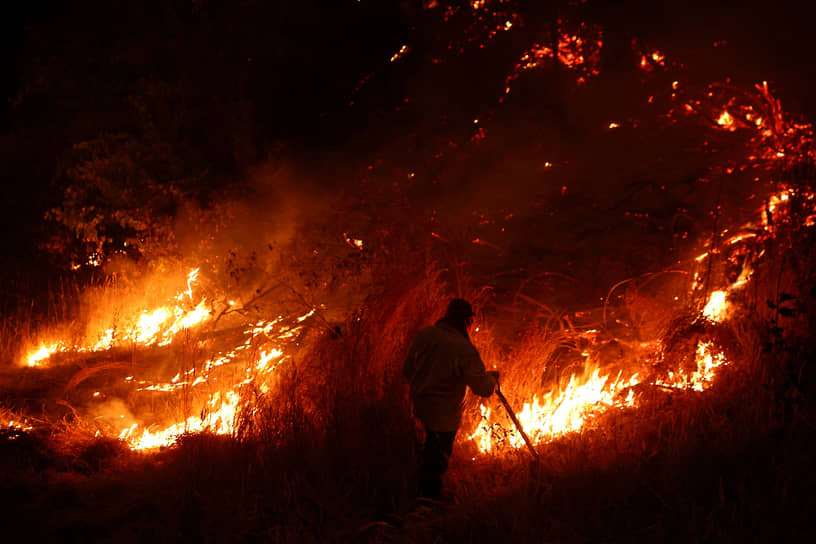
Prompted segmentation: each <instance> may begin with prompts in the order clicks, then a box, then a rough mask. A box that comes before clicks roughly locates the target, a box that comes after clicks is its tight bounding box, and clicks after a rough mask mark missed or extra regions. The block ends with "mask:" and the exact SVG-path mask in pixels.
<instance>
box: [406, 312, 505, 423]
mask: <svg viewBox="0 0 816 544" xmlns="http://www.w3.org/2000/svg"><path fill="white" fill-rule="evenodd" d="M402 371H403V374H404V375H405V378H406V379H407V380H408V383H409V384H410V386H411V390H410V395H411V402H413V404H414V415H416V417H418V418H419V420H420V421H421V422H422V423H423V424H424V425H425V427H426V428H428V429H429V430H431V431H438V432H445V431H456V430H457V429H458V428H459V423H460V422H461V420H462V410H463V408H464V399H465V390H466V387H470V389H471V391H473V392H474V393H476V394H477V395H479V396H482V397H489V396H490V395H492V394H493V387H494V386H495V384H496V382H495V380H494V379H493V377H492V376H490V375H488V374H487V373H486V372H485V366H484V363H483V362H482V358H481V357H479V352H478V351H476V348H475V347H473V344H471V343H470V340H469V339H468V338H467V337H466V336H465V335H464V334H462V332H461V331H459V330H457V329H456V328H455V327H453V326H451V325H449V324H447V323H445V322H439V323H437V324H436V325H433V326H431V327H425V328H423V329H421V330H420V331H419V332H418V333H417V335H416V336H415V337H414V340H413V342H411V347H410V349H409V350H408V356H407V357H406V359H405V363H404V364H403V367H402Z"/></svg>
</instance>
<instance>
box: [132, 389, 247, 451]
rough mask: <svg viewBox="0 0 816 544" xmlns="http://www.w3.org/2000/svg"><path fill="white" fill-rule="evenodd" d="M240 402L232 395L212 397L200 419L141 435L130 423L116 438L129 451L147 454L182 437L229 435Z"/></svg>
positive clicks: (237, 397)
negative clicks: (192, 434) (198, 433)
mask: <svg viewBox="0 0 816 544" xmlns="http://www.w3.org/2000/svg"><path fill="white" fill-rule="evenodd" d="M240 400H241V398H240V396H239V395H238V393H237V392H234V391H228V392H227V393H226V394H225V395H224V397H223V398H222V396H221V394H220V393H215V394H214V395H213V397H212V399H210V401H209V402H208V403H207V408H208V409H210V410H208V411H207V412H206V414H205V415H204V416H203V417H196V416H190V417H188V418H187V419H186V420H184V421H181V422H179V423H176V424H174V425H170V426H169V427H166V428H164V429H162V430H160V431H155V432H154V431H150V430H147V429H145V430H144V431H142V433H141V434H138V433H137V431H138V428H139V425H138V424H136V423H134V424H133V425H131V426H130V427H128V428H126V429H125V430H123V431H122V432H121V433H120V434H119V438H120V439H121V440H124V441H126V442H128V444H129V445H130V447H131V448H132V449H135V450H148V449H156V448H160V447H163V446H168V445H170V444H172V443H173V442H174V441H175V440H176V439H177V438H178V437H179V436H181V435H182V434H184V433H194V432H202V431H209V432H211V433H214V434H229V433H231V432H232V431H233V429H234V423H235V418H236V416H237V414H238V407H239V404H240Z"/></svg>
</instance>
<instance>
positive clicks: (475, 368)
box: [462, 348, 496, 397]
mask: <svg viewBox="0 0 816 544" xmlns="http://www.w3.org/2000/svg"><path fill="white" fill-rule="evenodd" d="M462 374H463V376H464V378H465V383H466V384H467V385H468V387H470V390H471V391H473V392H474V393H476V394H477V395H479V396H480V397H489V396H490V395H492V394H493V388H494V387H495V386H496V380H494V379H493V377H492V376H490V375H489V374H488V373H487V372H486V371H485V366H484V363H483V362H482V358H481V357H479V353H478V352H477V351H476V349H475V348H474V349H473V352H472V353H471V354H468V356H466V357H463V358H462Z"/></svg>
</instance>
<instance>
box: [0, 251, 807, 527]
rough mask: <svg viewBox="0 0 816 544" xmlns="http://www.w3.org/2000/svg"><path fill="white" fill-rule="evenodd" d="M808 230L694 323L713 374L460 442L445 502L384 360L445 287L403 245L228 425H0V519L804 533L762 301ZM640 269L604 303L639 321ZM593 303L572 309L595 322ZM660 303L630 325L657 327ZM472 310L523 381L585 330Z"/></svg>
mask: <svg viewBox="0 0 816 544" xmlns="http://www.w3.org/2000/svg"><path fill="white" fill-rule="evenodd" d="M811 247H813V240H811V239H807V238H800V239H799V240H798V241H797V242H796V245H791V246H790V247H788V248H787V249H784V248H783V249H780V250H779V253H778V254H777V255H776V258H775V259H773V260H771V261H764V262H765V263H767V264H765V265H763V266H764V268H757V271H756V274H757V283H758V284H759V286H758V287H757V288H756V289H755V290H754V291H752V292H751V293H748V294H746V295H745V298H744V300H739V301H737V302H738V303H739V306H740V307H741V308H744V309H745V313H744V314H743V315H742V316H741V317H740V318H739V319H738V320H737V321H736V323H737V326H735V327H731V328H729V329H728V330H720V331H718V330H706V331H705V333H706V334H709V335H717V338H718V339H719V341H720V343H722V344H729V345H730V347H729V350H730V351H729V354H730V357H731V358H732V362H733V364H732V365H731V366H730V367H728V368H726V369H724V371H723V372H722V374H721V375H720V376H719V378H718V380H717V382H716V383H715V385H714V387H713V388H712V389H710V390H708V391H706V392H704V393H693V392H674V393H672V394H669V393H667V392H665V391H654V390H653V391H651V392H650V394H648V395H647V394H644V396H643V398H642V402H641V406H640V407H639V408H638V409H631V410H614V411H610V412H608V413H607V414H605V415H603V416H602V417H600V418H598V419H597V420H596V421H595V422H594V423H593V424H592V425H588V426H587V427H586V428H585V430H583V431H582V432H580V433H576V434H571V435H568V436H565V437H563V438H560V439H557V440H555V441H553V442H551V443H549V444H547V445H546V446H541V447H540V448H539V453H540V456H541V457H540V459H539V460H538V461H535V462H534V461H532V460H531V459H530V458H529V457H528V456H527V455H526V453H525V452H524V451H523V450H518V451H515V452H506V453H503V454H501V455H498V456H479V457H476V459H475V460H472V459H471V457H474V456H473V449H472V447H471V448H469V447H468V446H467V445H466V444H465V443H464V442H460V443H459V444H457V449H456V451H455V454H454V458H453V460H452V465H451V469H450V472H449V475H448V477H447V482H448V486H449V488H450V489H451V490H452V492H453V495H454V500H453V502H452V503H450V504H447V505H443V506H439V507H437V508H434V509H427V508H419V509H417V508H416V505H415V503H414V499H413V493H414V489H415V484H416V463H415V456H416V452H417V446H418V440H417V438H418V437H417V433H416V429H415V424H414V421H413V420H412V418H411V417H410V407H409V405H408V402H407V395H406V387H405V384H404V383H403V382H402V378H401V376H400V363H401V361H402V356H403V355H404V351H405V349H406V346H407V343H408V341H409V339H410V337H411V336H412V335H413V333H414V332H415V331H416V330H417V329H419V328H420V327H421V326H423V325H426V324H428V323H429V322H430V321H431V320H432V319H433V317H434V316H437V315H439V314H440V313H441V312H442V310H443V307H444V304H445V301H446V300H447V298H448V297H449V296H450V295H452V294H454V292H456V291H457V290H456V289H451V288H450V287H449V285H450V283H449V282H448V281H446V280H445V279H444V278H445V275H444V274H443V272H433V270H434V269H433V268H430V267H425V268H423V269H427V270H431V271H432V272H429V273H426V274H417V273H416V268H414V269H409V268H407V267H404V266H401V267H396V269H391V270H386V269H383V270H380V271H379V272H378V273H380V274H382V275H383V276H382V277H388V278H389V281H387V282H383V285H382V286H381V289H380V290H379V291H377V292H376V293H373V294H372V295H371V297H370V298H369V299H368V300H367V301H366V302H365V303H364V304H362V305H361V307H360V309H359V311H358V312H357V313H355V314H353V315H351V316H349V317H348V319H347V321H346V322H345V323H343V324H342V325H341V327H340V330H341V334H340V335H331V334H327V333H326V332H325V331H323V330H320V331H313V332H312V333H311V335H310V336H309V337H308V338H307V340H308V342H307V344H308V346H309V347H308V349H307V350H306V351H304V352H302V353H300V354H299V355H298V357H297V358H296V359H295V360H293V361H290V362H289V363H287V364H286V365H282V366H281V368H280V370H279V372H278V373H277V374H276V380H277V381H276V382H275V383H274V384H273V385H274V387H272V389H271V390H270V392H269V393H266V394H261V393H260V391H254V392H252V394H249V393H250V392H247V393H248V394H247V395H246V396H245V398H246V405H245V407H244V411H243V413H242V418H241V421H240V424H239V425H238V430H237V431H236V433H235V435H234V436H226V437H225V436H212V435H208V434H206V433H204V434H198V435H189V436H183V437H182V438H181V439H180V440H179V442H178V444H177V445H176V446H175V447H173V448H169V449H167V450H164V451H162V452H158V453H154V454H135V453H131V452H129V451H127V450H126V449H125V448H123V446H122V444H121V443H119V442H118V441H116V440H111V439H106V438H100V437H95V436H94V434H95V432H94V428H93V427H91V426H88V425H86V424H85V423H84V422H83V420H82V416H81V414H80V415H79V416H74V415H73V414H72V413H71V410H69V409H67V408H66V409H65V411H64V412H63V414H62V415H61V416H60V417H53V418H52V420H51V425H50V427H49V430H48V431H38V432H33V433H15V432H12V431H8V432H5V437H4V439H3V440H0V448H2V450H1V451H2V455H0V459H2V465H3V469H4V470H3V471H2V474H3V476H2V484H3V486H2V487H3V488H4V489H5V490H6V491H5V492H4V499H5V502H6V503H7V504H9V505H10V506H9V507H8V508H6V509H5V510H3V512H4V517H5V519H3V521H4V524H5V525H4V526H5V527H7V528H8V529H7V534H8V535H9V538H10V539H11V540H16V539H22V538H26V539H27V540H31V539H34V540H55V539H61V540H88V541H92V540H102V541H110V540H116V541H144V540H146V539H158V540H161V541H169V540H173V541H176V540H196V541H201V540H215V541H219V540H230V541H234V540H270V541H292V542H301V541H305V542H310V541H313V542H333V541H342V542H347V541H360V542H380V541H395V542H429V541H436V542H462V541H476V542H482V541H496V540H499V541H506V540H515V541H524V542H541V541H554V542H592V541H603V542H628V541H632V542H635V541H636V542H643V541H677V542H687V541H719V542H722V541H740V542H742V541H746V540H747V541H763V540H771V539H773V540H779V539H783V538H787V539H792V540H804V539H806V538H807V537H812V536H813V534H812V532H811V530H810V528H809V523H808V521H809V516H810V513H812V511H813V499H812V498H811V496H812V492H811V488H812V487H813V484H814V483H816V482H814V479H815V478H814V476H813V475H812V468H811V464H812V463H811V458H812V454H811V452H812V451H813V446H814V439H816V433H814V426H813V424H814V413H813V410H812V399H813V394H814V392H816V375H814V374H816V373H814V372H813V371H812V370H811V369H810V366H809V364H808V362H809V361H812V360H813V357H814V355H816V342H814V338H813V336H812V332H811V331H812V330H814V329H813V328H812V327H809V326H807V324H808V323H809V322H808V320H812V319H813V318H812V317H811V316H812V315H814V314H813V313H810V314H807V313H806V312H804V311H802V312H801V313H797V314H796V315H794V316H790V317H788V316H785V315H780V312H779V311H778V307H779V304H778V301H779V299H780V298H781V297H780V296H779V293H782V292H785V293H789V294H793V295H794V296H795V298H796V300H800V301H802V304H803V306H802V307H803V308H810V306H812V304H813V302H812V295H811V294H810V291H808V289H812V288H813V285H816V282H813V281H812V280H811V279H809V278H810V276H808V274H809V273H810V272H809V270H812V268H809V267H810V264H811V263H810V261H811V260H812V257H810V256H809V255H810V254H811V252H806V251H803V248H811ZM792 255H798V256H799V257H797V258H796V259H792ZM802 255H807V257H802ZM792 261H796V262H795V263H794V264H791V263H792ZM402 264H403V265H404V263H402ZM772 280H773V281H772ZM808 281H810V283H808ZM640 287H641V288H639V289H638V297H629V298H628V299H627V300H626V304H629V306H630V307H629V308H628V309H627V308H624V307H620V309H619V310H616V311H620V312H621V313H620V314H618V315H623V311H624V310H626V311H630V313H631V315H633V316H635V317H633V319H639V320H641V321H643V319H644V317H643V316H644V315H646V314H647V312H645V311H639V309H640V308H641V306H637V305H643V307H646V306H649V304H652V301H646V302H644V301H643V299H644V296H645V295H644V294H643V293H644V289H643V288H642V284H640ZM483 294H484V293H483ZM488 294H489V293H488ZM770 297H775V298H773V300H775V301H777V302H776V303H775V304H776V306H777V307H776V308H771V307H770V306H769V305H768V304H767V303H766V300H767V299H768V298H770ZM797 308H798V306H797ZM606 310H607V312H608V311H609V309H606ZM598 313H599V312H594V313H593V317H591V319H594V320H595V322H596V323H602V322H603V320H602V319H599V318H598ZM670 315H672V314H671V313H670V312H669V313H667V314H665V315H663V314H661V315H660V320H661V321H660V322H661V323H662V325H660V326H657V325H654V324H653V323H652V322H649V323H647V324H646V325H644V326H649V327H653V328H654V330H653V331H652V332H650V334H657V333H656V332H654V331H657V330H660V329H661V327H663V328H665V327H666V323H670V322H671V319H670V317H666V316H670ZM550 317H551V316H550ZM783 318H784V319H783ZM491 321H492V320H491V319H481V320H480V322H479V323H477V326H479V327H480V333H479V334H478V335H476V340H477V341H478V342H479V347H480V349H481V350H482V352H483V354H484V357H485V359H486V361H487V362H488V364H489V365H490V364H492V363H494V362H495V363H496V364H499V363H501V364H502V370H503V375H504V380H505V382H506V383H508V384H514V383H515V384H519V383H523V384H525V387H528V388H530V389H531V390H532V389H535V390H540V389H542V388H545V387H547V388H548V387H552V386H553V384H557V383H558V381H559V379H564V378H566V377H567V376H568V375H569V374H571V373H572V372H574V371H575V370H576V368H578V366H577V365H578V364H579V362H580V360H581V358H580V357H578V354H580V352H581V350H583V349H584V348H585V347H586V346H585V345H584V344H583V342H588V340H586V338H585V335H583V333H581V332H580V330H578V329H577V328H576V326H575V324H564V323H563V320H560V319H559V320H555V321H554V320H552V319H550V318H549V317H547V316H544V319H542V320H538V321H534V322H528V323H527V324H526V325H524V328H523V329H521V330H524V331H526V332H524V333H523V334H522V335H521V337H520V338H513V339H510V340H507V341H505V342H500V341H499V340H497V338H498V337H499V333H498V332H497V331H492V330H489V329H488V328H487V325H488V324H489V323H490V322H491ZM517 325H518V326H519V327H521V325H520V324H517ZM10 326H11V325H9V324H8V323H5V324H4V327H10ZM605 332H606V331H605ZM15 334H17V336H16V337H15V338H17V339H19V338H22V337H24V336H25V335H22V336H20V334H18V333H15ZM609 334H610V336H613V335H612V333H611V332H610V333H609ZM626 340H627V339H626V338H622V339H616V340H615V341H614V342H612V341H611V340H610V341H609V346H604V349H606V350H607V351H606V352H603V351H601V352H599V353H606V355H602V359H603V361H608V362H610V363H611V362H613V361H615V360H616V359H619V358H620V356H621V354H623V355H624V357H628V358H629V359H628V360H630V361H631V358H632V357H635V358H637V357H638V356H639V355H638V353H636V351H634V350H633V349H632V348H631V347H630V346H628V345H627V344H626ZM9 342H11V341H9ZM726 347H728V346H726ZM667 356H672V355H671V350H669V354H668V355H667ZM89 372H90V371H89ZM91 374H93V372H91ZM64 378H65V381H67V380H69V379H70V375H66V376H65V377H64ZM91 378H92V376H90V375H89V376H88V379H91ZM62 383H65V382H62ZM76 385H77V387H81V384H79V383H77V384H76ZM29 392H35V393H36V390H31V391H29ZM511 400H512V399H511Z"/></svg>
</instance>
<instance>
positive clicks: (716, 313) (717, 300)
mask: <svg viewBox="0 0 816 544" xmlns="http://www.w3.org/2000/svg"><path fill="white" fill-rule="evenodd" d="M726 296H727V293H726V292H725V291H714V292H713V293H711V296H710V297H709V299H708V302H707V303H706V305H705V308H703V315H704V316H705V317H707V318H708V319H710V320H711V321H713V322H715V323H719V322H721V321H722V320H724V319H725V318H726V317H727V315H728V304H727V302H726V300H725V297H726Z"/></svg>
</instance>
